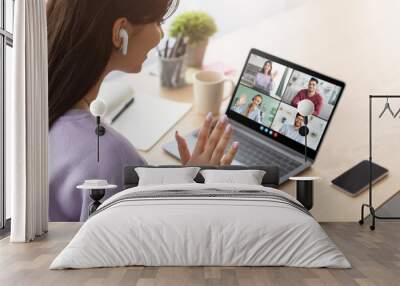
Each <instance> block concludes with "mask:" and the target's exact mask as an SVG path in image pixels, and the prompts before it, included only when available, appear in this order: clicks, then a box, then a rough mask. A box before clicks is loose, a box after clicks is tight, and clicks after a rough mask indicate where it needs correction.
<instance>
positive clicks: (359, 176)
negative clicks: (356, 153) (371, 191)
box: [332, 160, 389, 197]
mask: <svg viewBox="0 0 400 286" xmlns="http://www.w3.org/2000/svg"><path fill="white" fill-rule="evenodd" d="M371 165H372V184H374V183H376V182H378V181H379V180H381V179H383V178H384V177H385V176H386V175H387V174H389V171H388V169H386V168H384V167H382V166H379V165H378V164H375V163H374V162H372V164H371ZM369 166H370V163H369V161H368V160H364V161H361V162H360V163H358V164H357V165H355V166H354V167H352V168H351V169H349V170H348V171H346V172H344V173H343V174H341V175H340V176H338V177H336V178H335V179H333V180H332V184H333V185H334V186H335V187H336V188H338V189H339V190H341V191H343V192H344V193H345V194H347V195H349V196H352V197H355V196H357V195H359V194H360V193H361V192H363V191H365V190H366V189H368V187H369V179H370V178H369V173H370V168H369Z"/></svg>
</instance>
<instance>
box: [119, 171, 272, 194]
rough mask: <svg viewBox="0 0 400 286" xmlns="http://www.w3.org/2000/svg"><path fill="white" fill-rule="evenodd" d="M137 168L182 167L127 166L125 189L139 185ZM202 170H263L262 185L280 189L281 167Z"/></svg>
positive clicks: (200, 178) (200, 181)
mask: <svg viewBox="0 0 400 286" xmlns="http://www.w3.org/2000/svg"><path fill="white" fill-rule="evenodd" d="M137 167H147V168H181V167H182V166H181V165H160V166H125V167H124V174H123V189H124V190H125V189H128V188H133V187H136V186H137V185H138V183H139V176H138V174H137V173H136V171H135V168H137ZM199 167H200V168H201V169H203V170H204V169H219V170H250V169H252V170H254V169H256V170H263V171H265V175H264V177H263V179H262V185H263V186H265V187H271V188H278V186H279V167H276V166H238V165H229V166H199ZM194 180H195V181H196V182H197V183H204V178H203V176H202V175H201V174H200V173H198V174H197V176H196V177H195V178H194Z"/></svg>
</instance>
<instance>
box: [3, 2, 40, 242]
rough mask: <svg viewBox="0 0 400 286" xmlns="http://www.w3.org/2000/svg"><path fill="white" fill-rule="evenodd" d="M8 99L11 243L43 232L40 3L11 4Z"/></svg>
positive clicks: (25, 239) (7, 157)
mask: <svg viewBox="0 0 400 286" xmlns="http://www.w3.org/2000/svg"><path fill="white" fill-rule="evenodd" d="M14 27H15V32H14V49H13V52H14V63H15V64H14V72H13V93H12V94H11V96H10V97H9V98H6V105H7V110H6V150H7V151H6V164H7V165H6V169H7V171H6V182H7V183H6V184H7V185H6V186H7V187H9V188H10V190H11V237H10V240H11V241H12V242H28V241H31V240H33V239H35V237H36V236H40V235H42V234H43V233H45V232H47V227H48V172H47V169H48V167H47V162H48V161H47V145H48V144H47V141H48V99H47V94H48V84H47V82H48V81H47V24H46V1H45V0H18V1H15V23H14Z"/></svg>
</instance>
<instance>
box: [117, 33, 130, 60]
mask: <svg viewBox="0 0 400 286" xmlns="http://www.w3.org/2000/svg"><path fill="white" fill-rule="evenodd" d="M119 37H120V38H121V39H122V47H121V51H122V54H123V55H124V56H126V55H127V54H128V42H129V35H128V32H127V31H126V30H125V29H124V28H121V30H119Z"/></svg>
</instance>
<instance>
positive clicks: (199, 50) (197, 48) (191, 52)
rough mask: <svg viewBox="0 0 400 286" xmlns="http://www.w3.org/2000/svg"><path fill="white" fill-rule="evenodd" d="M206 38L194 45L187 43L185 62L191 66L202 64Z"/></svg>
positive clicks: (206, 43) (206, 42)
mask: <svg viewBox="0 0 400 286" xmlns="http://www.w3.org/2000/svg"><path fill="white" fill-rule="evenodd" d="M207 45H208V38H207V39H206V40H204V41H201V42H199V43H197V44H195V45H189V46H188V47H187V49H186V53H187V58H186V61H187V62H186V63H187V65H188V66H191V67H201V66H202V65H203V58H204V54H205V53H206V49H207Z"/></svg>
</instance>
